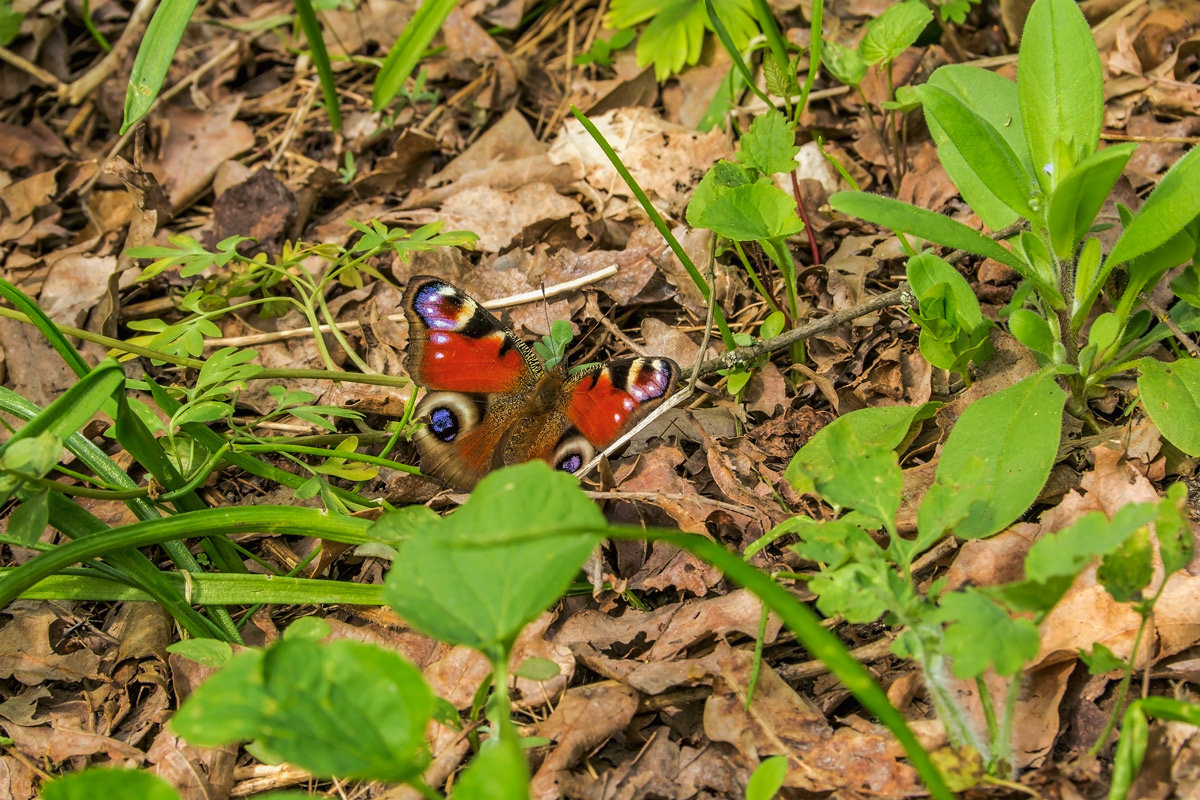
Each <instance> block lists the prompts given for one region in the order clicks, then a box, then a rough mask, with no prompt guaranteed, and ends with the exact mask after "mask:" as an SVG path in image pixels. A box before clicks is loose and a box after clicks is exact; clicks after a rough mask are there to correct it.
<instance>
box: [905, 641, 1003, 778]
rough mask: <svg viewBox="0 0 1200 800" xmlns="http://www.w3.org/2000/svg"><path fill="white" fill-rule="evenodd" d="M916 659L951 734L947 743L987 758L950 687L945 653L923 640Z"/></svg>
mask: <svg viewBox="0 0 1200 800" xmlns="http://www.w3.org/2000/svg"><path fill="white" fill-rule="evenodd" d="M917 660H918V662H919V663H920V664H921V671H922V672H923V673H924V674H925V686H926V688H928V689H929V698H930V699H931V700H932V701H933V706H934V708H935V709H936V710H937V715H938V718H939V719H940V720H942V724H944V725H945V726H946V735H947V736H948V737H949V738H950V744H951V745H953V746H954V747H963V746H966V747H972V748H974V749H975V750H976V751H977V752H978V753H979V754H980V755H982V756H983V757H984V759H987V758H988V747H987V745H986V744H985V743H984V742H981V741H980V740H979V737H978V736H976V735H975V731H973V730H972V729H971V725H970V723H968V722H967V719H966V717H965V716H964V715H963V710H962V707H961V706H960V705H959V704H958V701H957V700H955V699H954V693H953V692H952V691H951V690H950V686H949V677H948V675H947V669H946V659H945V657H944V656H942V655H940V654H938V653H934V652H931V650H930V648H928V647H926V646H925V644H924V643H922V644H921V645H920V653H919V654H918V658H917Z"/></svg>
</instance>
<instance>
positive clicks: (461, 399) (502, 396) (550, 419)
mask: <svg viewBox="0 0 1200 800" xmlns="http://www.w3.org/2000/svg"><path fill="white" fill-rule="evenodd" d="M404 311H405V314H406V316H407V317H408V323H409V349H408V359H407V366H408V372H409V375H411V376H412V378H413V380H415V381H416V382H417V383H418V384H420V385H422V386H424V387H425V388H426V389H428V390H430V392H429V394H427V395H426V396H425V398H424V399H423V400H422V402H421V404H420V406H418V408H417V418H418V419H420V420H422V421H423V423H424V424H423V425H422V427H421V428H420V430H419V431H418V433H417V434H416V435H415V436H414V441H415V442H416V445H417V450H418V451H419V452H420V454H421V465H422V468H423V470H424V471H425V472H426V473H428V474H430V475H433V476H435V477H438V478H441V479H442V480H443V481H445V482H446V483H448V484H450V485H452V486H456V487H459V488H464V489H469V488H471V487H472V486H474V485H475V483H477V482H478V481H479V479H480V478H482V477H483V476H484V475H485V474H487V473H488V472H490V471H491V470H493V469H497V468H499V467H502V466H505V465H508V464H518V463H521V462H524V461H531V460H533V459H542V460H545V461H548V462H549V463H550V464H551V465H552V466H554V467H556V468H558V469H562V470H566V471H569V472H574V471H575V470H577V469H579V468H580V467H582V466H583V465H584V464H585V463H586V462H587V461H588V460H590V459H591V457H592V455H593V454H594V453H595V452H596V451H597V450H599V449H602V448H604V447H606V446H607V445H608V444H610V443H611V442H613V441H615V440H616V439H617V438H618V437H619V436H620V435H621V434H622V433H623V432H624V431H625V430H627V429H628V428H629V427H631V426H632V425H633V424H634V423H635V422H636V420H637V419H639V418H641V417H642V416H644V415H645V413H646V412H647V411H648V410H649V409H651V408H653V407H654V406H655V405H657V404H659V403H660V402H662V401H663V400H665V399H666V397H667V396H668V395H669V394H670V391H671V387H672V385H673V384H674V382H675V380H676V379H677V377H678V375H679V367H678V366H676V364H675V362H674V361H671V360H670V359H667V358H626V359H618V360H616V361H612V362H609V363H608V364H604V365H593V366H591V367H588V368H585V369H583V370H580V371H577V372H575V373H573V374H571V375H567V374H566V373H565V372H564V371H563V370H562V369H553V370H546V368H545V367H544V366H543V365H542V362H541V359H539V358H538V356H537V354H536V353H534V352H533V350H532V348H530V347H529V346H528V345H527V344H525V343H524V342H522V341H521V340H520V339H518V338H517V337H516V336H515V335H514V334H513V333H512V332H511V331H509V330H507V329H506V328H505V327H504V326H503V325H502V324H501V323H500V321H499V320H497V319H496V318H495V317H494V316H492V315H491V314H490V313H488V312H487V311H486V310H485V309H483V308H482V307H481V306H480V305H479V304H478V303H476V302H475V301H474V300H472V299H471V298H470V297H468V296H467V295H466V294H465V293H463V292H462V291H460V290H459V289H457V288H455V287H453V286H451V285H450V284H448V283H446V282H444V281H442V280H440V279H438V278H431V277H427V276H420V277H416V278H413V279H412V281H411V282H410V283H409V285H408V288H407V290H406V291H405V294H404Z"/></svg>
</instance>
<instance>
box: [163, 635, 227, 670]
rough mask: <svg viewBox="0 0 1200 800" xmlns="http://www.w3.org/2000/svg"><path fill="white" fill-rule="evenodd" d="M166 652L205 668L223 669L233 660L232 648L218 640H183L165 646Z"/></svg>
mask: <svg viewBox="0 0 1200 800" xmlns="http://www.w3.org/2000/svg"><path fill="white" fill-rule="evenodd" d="M167 652H168V653H173V654H175V655H180V656H183V657H184V658H187V659H190V660H191V661H195V662H196V663H197V664H200V665H201V666H205V667H223V666H225V665H226V664H228V663H229V662H230V660H231V659H232V658H233V648H232V647H230V645H229V642H223V641H221V640H220V639H184V640H183V641H182V642H175V643H173V644H169V645H167Z"/></svg>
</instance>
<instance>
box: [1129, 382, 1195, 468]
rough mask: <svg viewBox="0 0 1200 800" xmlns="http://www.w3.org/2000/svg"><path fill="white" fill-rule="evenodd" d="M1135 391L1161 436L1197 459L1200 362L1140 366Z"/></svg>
mask: <svg viewBox="0 0 1200 800" xmlns="http://www.w3.org/2000/svg"><path fill="white" fill-rule="evenodd" d="M1139 369H1140V370H1141V376H1140V377H1139V378H1138V391H1139V392H1140V393H1141V396H1142V406H1143V407H1144V408H1145V409H1146V414H1147V415H1148V416H1149V417H1150V419H1151V420H1152V421H1153V422H1154V424H1155V426H1157V427H1158V429H1159V431H1161V432H1162V435H1163V437H1164V438H1165V439H1166V440H1167V441H1169V442H1170V443H1171V444H1173V445H1175V446H1176V447H1178V448H1179V449H1180V450H1182V451H1183V452H1185V453H1187V454H1188V455H1192V456H1200V360H1197V359H1194V358H1182V359H1180V360H1179V361H1175V362H1172V363H1170V364H1164V363H1163V362H1161V361H1158V360H1155V359H1153V358H1143V359H1142V360H1141V362H1140V363H1139Z"/></svg>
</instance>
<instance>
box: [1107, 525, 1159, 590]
mask: <svg viewBox="0 0 1200 800" xmlns="http://www.w3.org/2000/svg"><path fill="white" fill-rule="evenodd" d="M1153 577H1154V548H1153V547H1151V545H1150V530H1149V528H1146V527H1141V528H1137V529H1136V530H1134V531H1133V533H1131V534H1130V535H1129V536H1128V537H1127V538H1126V539H1125V541H1123V542H1121V543H1120V544H1119V545H1117V546H1116V547H1115V548H1114V549H1113V550H1112V551H1111V552H1109V553H1106V554H1105V556H1104V558H1103V559H1102V560H1101V561H1100V568H1099V569H1098V570H1097V571H1096V579H1097V580H1098V581H1100V585H1101V586H1103V587H1104V590H1105V591H1106V592H1108V593H1109V594H1110V595H1112V597H1113V599H1114V600H1116V601H1117V602H1118V603H1127V602H1129V601H1130V600H1133V599H1135V598H1139V597H1140V596H1141V591H1142V590H1143V589H1145V588H1146V586H1147V585H1148V584H1149V583H1150V579H1151V578H1153Z"/></svg>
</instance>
